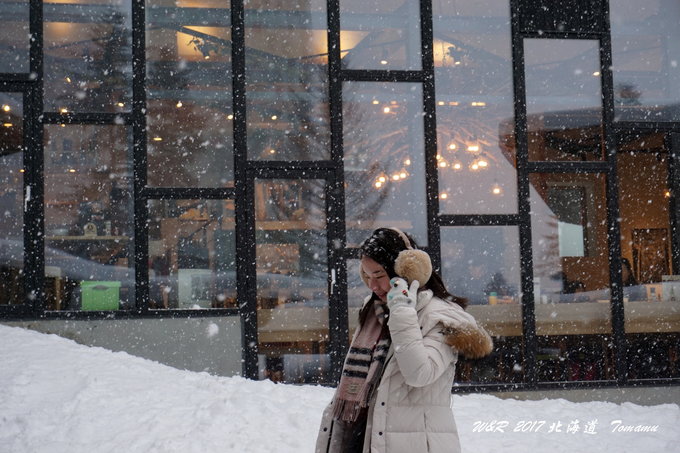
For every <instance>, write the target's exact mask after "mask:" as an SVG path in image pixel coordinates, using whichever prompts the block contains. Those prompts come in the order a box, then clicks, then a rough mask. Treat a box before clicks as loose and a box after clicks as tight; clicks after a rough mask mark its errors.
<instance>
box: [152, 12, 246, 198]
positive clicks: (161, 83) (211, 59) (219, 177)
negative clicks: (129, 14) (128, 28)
mask: <svg viewBox="0 0 680 453" xmlns="http://www.w3.org/2000/svg"><path fill="white" fill-rule="evenodd" d="M185 3H187V2H183V3H182V5H184V6H195V5H193V3H195V2H188V4H186V5H185ZM147 6H148V8H147V10H148V11H149V14H150V16H151V19H150V20H149V22H148V23H147V34H146V54H147V99H148V112H147V152H148V155H147V158H148V168H149V171H148V182H149V185H151V186H156V187H195V186H201V187H229V186H233V178H234V172H233V152H232V147H233V129H232V123H233V118H234V116H233V113H234V112H233V108H232V90H231V83H232V82H231V29H230V23H229V20H228V18H229V17H230V12H229V9H228V7H221V8H219V9H212V8H197V9H194V8H188V7H183V6H177V7H175V6H165V4H164V3H163V2H160V1H157V0H149V1H148V2H147Z"/></svg>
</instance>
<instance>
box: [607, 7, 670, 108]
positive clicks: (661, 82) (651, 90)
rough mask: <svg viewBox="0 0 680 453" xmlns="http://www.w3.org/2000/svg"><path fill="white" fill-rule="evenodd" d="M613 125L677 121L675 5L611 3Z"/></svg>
mask: <svg viewBox="0 0 680 453" xmlns="http://www.w3.org/2000/svg"><path fill="white" fill-rule="evenodd" d="M609 10H610V18H611V19H610V20H611V32H612V62H613V68H612V69H613V73H614V74H613V75H614V99H615V112H616V115H615V120H620V121H679V120H680V108H679V107H680V29H679V28H678V23H680V3H678V2H676V1H666V0H650V1H646V2H644V3H641V2H638V1H635V0H611V1H610V6H609Z"/></svg>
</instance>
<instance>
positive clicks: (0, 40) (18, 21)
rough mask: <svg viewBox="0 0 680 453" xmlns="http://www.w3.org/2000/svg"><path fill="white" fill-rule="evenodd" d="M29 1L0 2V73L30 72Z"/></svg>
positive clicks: (5, 0) (4, 0) (8, 0)
mask: <svg viewBox="0 0 680 453" xmlns="http://www.w3.org/2000/svg"><path fill="white" fill-rule="evenodd" d="M28 3H29V2H28V0H13V1H10V0H2V1H0V17H2V19H0V27H2V34H0V68H2V70H1V71H0V72H7V73H12V72H28V71H29V66H28V59H29V50H30V45H29V34H30V33H29V29H28V21H29V20H28Z"/></svg>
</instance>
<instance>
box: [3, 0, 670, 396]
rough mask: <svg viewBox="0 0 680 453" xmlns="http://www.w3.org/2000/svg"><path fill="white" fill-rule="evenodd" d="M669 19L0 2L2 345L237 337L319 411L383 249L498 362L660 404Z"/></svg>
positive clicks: (622, 6)
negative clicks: (317, 400) (196, 323)
mask: <svg viewBox="0 0 680 453" xmlns="http://www.w3.org/2000/svg"><path fill="white" fill-rule="evenodd" d="M678 23H680V4H678V2H676V1H674V0H650V1H647V2H644V4H641V3H640V2H637V1H634V0H569V1H564V2H559V3H555V2H551V1H548V0H476V1H456V2H454V1H447V0H421V1H412V0H382V1H366V0H363V1H356V0H301V1H296V2H289V1H281V0H74V1H69V2H64V1H61V0H52V1H40V0H0V24H1V25H2V27H0V29H1V30H2V31H0V105H1V110H0V116H1V117H2V122H1V127H0V162H1V164H0V202H1V203H2V205H1V206H0V222H2V228H0V241H1V242H0V274H1V277H0V285H1V287H2V288H1V290H0V320H5V321H9V320H18V319H21V320H36V321H38V320H73V321H74V322H78V321H81V320H82V321H85V320H101V322H107V321H108V320H110V319H114V320H115V319H129V318H135V319H137V318H139V319H162V318H183V317H186V318H201V317H203V318H211V317H235V318H237V319H239V321H240V325H241V333H240V335H241V349H242V358H243V367H242V370H240V371H241V373H242V374H243V375H244V376H247V377H250V378H254V379H258V378H259V379H263V378H270V379H273V380H283V381H285V382H311V383H333V382H335V381H336V380H337V377H338V376H337V374H338V372H339V369H340V367H341V364H342V360H343V358H344V353H345V351H346V349H347V347H348V343H349V338H350V335H351V333H352V332H353V330H354V329H355V328H356V323H357V313H358V310H359V308H360V306H361V304H362V302H363V299H364V297H365V296H366V295H368V291H367V289H366V288H365V287H363V284H362V283H361V280H360V279H359V273H358V267H359V265H358V258H359V255H358V250H357V246H358V244H359V243H360V242H361V241H362V240H363V238H365V237H366V236H368V235H369V233H370V232H371V231H372V230H373V229H374V228H377V227H379V226H386V225H389V226H396V227H399V228H401V229H402V230H404V231H406V232H408V233H410V234H411V235H412V236H413V237H414V238H415V239H416V241H417V242H418V243H419V244H420V245H421V246H422V247H423V248H425V249H426V250H427V251H428V252H429V254H430V256H431V257H432V259H433V262H434V263H435V266H436V267H437V268H438V269H439V270H440V271H441V274H442V276H443V278H444V281H445V282H446V283H447V286H448V288H449V290H450V291H451V292H452V293H454V294H457V295H460V296H463V297H466V298H468V300H469V302H470V306H469V308H468V311H469V312H470V313H472V314H473V315H474V316H475V317H476V318H477V319H478V320H479V321H480V322H481V323H482V324H483V325H484V326H485V327H486V328H487V330H488V331H489V332H490V333H491V334H492V336H493V337H494V341H495V351H494V352H493V354H492V355H491V356H489V357H487V358H485V359H483V360H480V361H467V360H463V361H462V362H461V363H460V365H459V367H458V375H457V382H458V384H459V385H458V387H459V388H482V389H496V388H519V389H529V390H531V389H536V388H540V387H549V386H561V387H565V388H570V387H584V386H619V385H660V384H678V383H680V359H679V358H678V357H679V356H680V346H679V345H680V335H679V333H680V275H679V274H680V231H678V226H679V222H680V219H679V218H678V215H677V213H678V208H679V205H680V202H679V200H680V198H679V197H678V193H680V192H679V191H680V176H679V175H680V66H679V65H680V29H679V28H678V26H677V24H678Z"/></svg>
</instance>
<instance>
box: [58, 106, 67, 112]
mask: <svg viewBox="0 0 680 453" xmlns="http://www.w3.org/2000/svg"><path fill="white" fill-rule="evenodd" d="M59 113H68V109H67V108H66V107H60V108H59Z"/></svg>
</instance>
